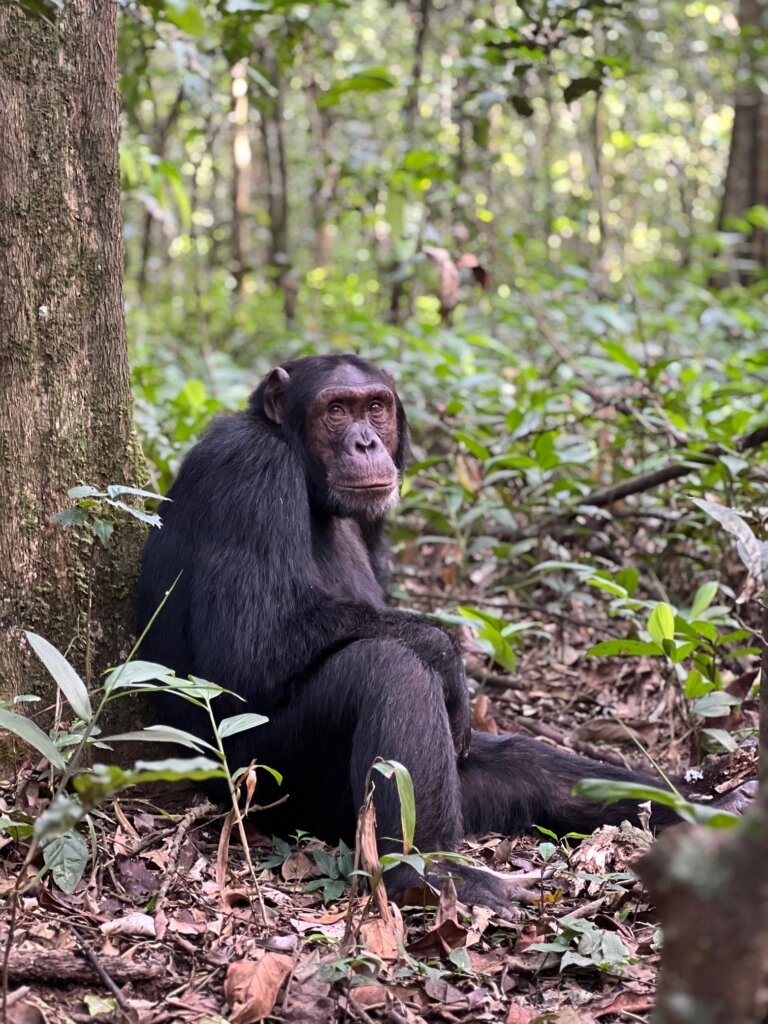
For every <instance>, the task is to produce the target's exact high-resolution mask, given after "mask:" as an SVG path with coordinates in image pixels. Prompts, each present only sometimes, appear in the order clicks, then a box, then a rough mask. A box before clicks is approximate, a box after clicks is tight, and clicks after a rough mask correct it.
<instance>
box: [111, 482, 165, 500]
mask: <svg viewBox="0 0 768 1024" xmlns="http://www.w3.org/2000/svg"><path fill="white" fill-rule="evenodd" d="M107 494H108V495H109V496H110V498H119V497H120V495H121V494H135V495H136V497H138V498H151V499H152V500H153V501H170V500H171V499H170V498H167V497H166V496H165V495H163V494H157V493H156V492H155V491H145V490H144V489H143V488H141V487H127V486H125V484H110V486H109V487H108V488H107Z"/></svg>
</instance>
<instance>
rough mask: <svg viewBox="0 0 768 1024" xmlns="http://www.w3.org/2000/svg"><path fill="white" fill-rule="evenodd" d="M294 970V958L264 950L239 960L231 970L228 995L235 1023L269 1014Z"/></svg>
mask: <svg viewBox="0 0 768 1024" xmlns="http://www.w3.org/2000/svg"><path fill="white" fill-rule="evenodd" d="M292 970H293V957H290V956H285V955H283V954H282V953H270V952H267V951H266V950H262V951H261V956H260V957H259V958H258V959H253V960H235V961H234V963H231V964H230V965H229V968H228V969H227V977H226V979H225V981H224V996H225V998H226V1000H227V1002H228V1003H229V1005H230V1006H231V1007H232V1014H231V1020H232V1022H233V1024H253V1022H255V1021H259V1020H263V1018H264V1017H267V1016H268V1015H269V1014H270V1013H271V1012H272V1009H273V1007H274V1005H275V1000H276V999H277V994H278V992H279V991H280V989H281V988H282V985H283V982H284V981H285V979H286V978H287V977H288V976H289V974H290V973H291V971H292Z"/></svg>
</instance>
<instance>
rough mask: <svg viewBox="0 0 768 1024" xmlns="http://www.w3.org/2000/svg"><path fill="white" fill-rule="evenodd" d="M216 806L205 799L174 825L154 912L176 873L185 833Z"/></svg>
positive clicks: (163, 901) (165, 894) (157, 909)
mask: <svg viewBox="0 0 768 1024" xmlns="http://www.w3.org/2000/svg"><path fill="white" fill-rule="evenodd" d="M215 813H216V808H215V807H214V806H213V804H212V803H211V802H210V801H209V800H206V801H204V802H203V803H201V804H197V805H196V806H195V807H192V808H190V810H188V811H187V813H186V814H185V815H184V817H183V818H182V819H181V820H180V821H179V823H178V825H177V826H176V835H175V836H174V837H173V842H172V843H171V849H170V851H169V853H168V863H167V864H166V868H165V874H164V875H163V881H162V883H161V885H160V889H159V890H158V893H157V899H156V900H155V908H154V910H155V913H157V912H158V911H159V910H160V909H161V908H162V906H163V904H164V903H165V898H166V896H167V895H168V890H169V889H170V887H171V882H172V881H173V877H174V875H175V874H176V867H177V865H178V861H179V854H180V853H181V846H182V843H183V842H184V839H185V837H186V835H187V832H188V831H189V829H190V828H191V826H192V825H193V824H194V822H196V821H198V820H199V819H200V818H205V817H206V816H207V815H209V814H215Z"/></svg>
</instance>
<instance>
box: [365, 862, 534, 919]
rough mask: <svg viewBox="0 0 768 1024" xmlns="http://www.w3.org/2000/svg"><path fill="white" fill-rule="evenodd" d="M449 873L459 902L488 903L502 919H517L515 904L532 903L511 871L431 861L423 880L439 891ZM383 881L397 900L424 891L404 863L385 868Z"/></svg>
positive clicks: (472, 904)
mask: <svg viewBox="0 0 768 1024" xmlns="http://www.w3.org/2000/svg"><path fill="white" fill-rule="evenodd" d="M402 869H405V870H402ZM449 876H450V877H451V878H452V879H453V883H454V885H455V886H456V896H457V898H458V900H459V902H460V903H465V904H467V906H470V907H475V906H480V907H488V909H489V910H492V911H493V912H494V914H497V915H498V916H499V917H501V918H502V919H503V920H505V921H516V920H518V919H519V917H520V908H519V906H517V905H516V904H520V903H524V904H528V903H533V902H534V900H535V897H534V896H533V895H532V894H531V892H530V891H529V890H528V889H526V888H524V887H523V886H522V885H520V884H519V883H518V882H516V880H515V878H514V877H513V876H512V875H504V874H502V873H501V872H498V871H491V870H490V869H489V868H479V867H475V866H474V865H469V864H461V863H456V862H454V861H447V860H443V861H435V862H433V863H432V864H431V865H430V866H429V869H428V871H427V882H428V883H429V885H430V886H432V888H433V889H436V890H437V891H438V892H439V891H440V890H441V889H442V887H443V883H444V882H445V880H446V878H447V877H449ZM384 882H385V884H386V886H387V891H388V892H389V894H390V896H391V897H392V899H394V900H395V901H397V902H401V900H402V898H403V897H405V899H406V900H410V899H412V898H413V899H414V902H416V898H415V897H413V892H414V891H419V890H420V891H421V893H423V892H424V883H423V879H421V878H419V877H418V876H417V874H416V872H415V871H412V870H411V869H410V868H405V865H400V866H399V867H397V868H394V869H393V870H392V871H388V872H387V873H386V874H385V875H384ZM409 890H411V891H410V892H409ZM428 902H431V901H428Z"/></svg>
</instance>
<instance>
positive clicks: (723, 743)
mask: <svg viewBox="0 0 768 1024" xmlns="http://www.w3.org/2000/svg"><path fill="white" fill-rule="evenodd" d="M701 731H702V733H703V734H704V735H705V736H707V737H708V738H709V739H710V740H712V741H713V742H714V743H715V744H717V746H718V748H720V747H721V748H722V749H723V750H725V751H727V752H728V753H733V751H734V750H737V749H738V746H739V745H738V743H737V742H736V740H735V739H734V738H733V736H731V734H730V733H729V732H726V730H725V729H702V730H701Z"/></svg>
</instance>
